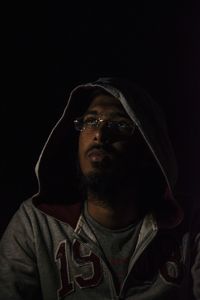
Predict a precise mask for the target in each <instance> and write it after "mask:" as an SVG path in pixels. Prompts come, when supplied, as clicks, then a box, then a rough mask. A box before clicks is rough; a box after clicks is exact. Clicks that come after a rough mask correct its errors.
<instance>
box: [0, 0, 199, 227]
mask: <svg viewBox="0 0 200 300" xmlns="http://www.w3.org/2000/svg"><path fill="white" fill-rule="evenodd" d="M27 2H28V3H21V2H17V1H16V3H15V5H12V6H10V7H8V8H7V9H6V12H5V21H4V24H3V29H4V33H5V36H4V37H5V40H3V46H2V48H3V49H4V50H5V54H2V55H1V57H2V62H3V64H4V65H5V69H3V76H2V77H3V79H5V84H4V81H3V87H4V88H5V92H4V96H2V101H1V103H2V104H3V106H2V107H3V109H2V120H3V122H2V129H3V133H5V135H4V134H3V136H2V138H1V141H2V143H1V144H2V148H3V150H5V151H4V154H3V155H2V165H3V168H2V171H3V172H2V175H3V176H2V180H1V182H2V183H3V185H2V189H1V218H0V228H1V232H2V231H3V230H4V228H5V226H6V225H7V223H8V221H9V220H10V218H11V216H12V215H13V213H14V212H15V211H16V209H17V208H18V206H19V204H20V203H21V202H22V201H24V200H25V199H27V198H28V197H29V196H31V195H32V194H33V193H35V192H36V191H37V181H36V178H35V175H34V166H35V164H36V161H37V159H38V156H39V154H40V151H41V149H42V146H43V144H44V142H45V141H46V138H47V136H48V134H49V132H50V130H51V128H52V126H53V125H54V124H55V122H56V121H57V119H58V118H59V117H60V116H61V113H62V110H63V108H64V106H65V104H66V99H67V97H68V95H69V92H70V91H71V89H72V88H73V87H75V86H76V85H77V84H79V83H81V82H87V81H91V80H95V79H97V78H98V77H102V76H113V75H114V76H125V77H129V78H132V79H133V80H134V81H136V82H138V83H139V84H140V85H142V86H143V87H144V88H145V89H146V90H147V91H148V92H149V93H150V94H151V95H152V97H153V98H155V99H156V100H157V101H158V102H159V103H160V104H161V106H162V107H163V109H164V111H165V113H166V117H167V122H168V126H169V133H170V136H171V139H172V143H173V146H174V149H175V153H176V157H177V161H178V165H179V181H178V183H177V187H176V190H177V193H178V194H179V195H181V197H182V199H186V200H184V201H185V203H184V204H185V205H186V206H188V207H190V206H191V205H192V202H193V201H196V203H197V202H198V197H199V196H200V195H199V191H198V184H199V182H198V181H199V165H200V159H199V153H200V142H199V139H200V121H199V113H200V107H199V106H200V105H199V101H200V88H199V83H200V47H199V39H200V30H199V28H200V26H199V25H200V21H199V20H200V10H199V5H198V1H189V0H188V1H185V2H184V1H180V2H178V1H134V2H133V1H131V2H130V3H128V2H125V1H124V2H121V1H119V2H118V3H116V2H113V3H111V2H109V1H108V2H107V3H104V2H99V1H98V2H92V3H93V4H90V5H89V3H87V4H86V3H85V2H84V1H82V2H81V1H80V3H78V2H73V4H72V3H71V4H69V2H68V3H67V1H65V2H66V3H67V4H66V3H65V4H63V3H61V2H59V1H57V2H50V3H48V5H47V6H46V7H41V6H40V5H36V4H31V3H30V2H29V1H27ZM111 4H112V6H111ZM2 95H3V92H2ZM4 146H5V147H4ZM182 201H183V200H182Z"/></svg>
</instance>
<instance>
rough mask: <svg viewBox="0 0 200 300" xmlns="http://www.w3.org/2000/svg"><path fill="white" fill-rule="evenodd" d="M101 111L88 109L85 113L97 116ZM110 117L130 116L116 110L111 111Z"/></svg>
mask: <svg viewBox="0 0 200 300" xmlns="http://www.w3.org/2000/svg"><path fill="white" fill-rule="evenodd" d="M98 114H99V113H98V111H96V110H88V111H86V113H85V114H84V116H86V115H94V116H97V115H98ZM109 116H110V117H125V118H129V117H128V115H127V114H126V113H124V112H121V111H116V112H110V113H109Z"/></svg>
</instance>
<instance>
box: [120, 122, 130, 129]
mask: <svg viewBox="0 0 200 300" xmlns="http://www.w3.org/2000/svg"><path fill="white" fill-rule="evenodd" d="M118 126H119V128H128V127H130V125H129V124H128V123H127V122H126V121H119V122H118Z"/></svg>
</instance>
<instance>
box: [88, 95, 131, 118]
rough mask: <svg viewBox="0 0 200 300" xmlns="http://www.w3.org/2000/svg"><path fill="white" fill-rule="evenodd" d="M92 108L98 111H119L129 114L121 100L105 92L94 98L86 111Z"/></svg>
mask: <svg viewBox="0 0 200 300" xmlns="http://www.w3.org/2000/svg"><path fill="white" fill-rule="evenodd" d="M91 110H96V111H97V112H98V111H99V112H109V111H119V112H123V113H124V114H125V115H127V113H126V112H125V110H124V108H123V106H122V104H121V102H120V101H119V100H118V99H117V98H115V97H113V96H112V95H108V94H103V93H102V94H100V95H98V96H94V97H93V98H92V101H91V102H90V105H89V107H88V109H87V110H86V112H87V111H91Z"/></svg>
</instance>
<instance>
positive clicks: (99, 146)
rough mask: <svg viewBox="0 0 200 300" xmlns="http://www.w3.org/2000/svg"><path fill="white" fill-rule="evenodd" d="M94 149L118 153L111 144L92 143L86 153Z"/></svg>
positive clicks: (107, 152)
mask: <svg viewBox="0 0 200 300" xmlns="http://www.w3.org/2000/svg"><path fill="white" fill-rule="evenodd" d="M93 150H99V151H102V152H105V153H106V154H108V155H109V154H113V155H114V154H115V155H116V154H117V153H116V150H115V149H114V148H113V147H112V146H111V145H109V144H93V145H91V146H90V147H89V148H88V150H87V151H86V154H87V155H88V154H89V153H90V152H91V151H93Z"/></svg>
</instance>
